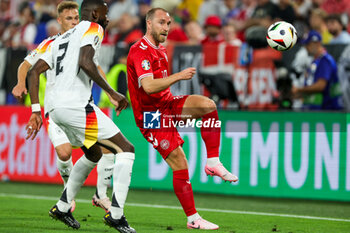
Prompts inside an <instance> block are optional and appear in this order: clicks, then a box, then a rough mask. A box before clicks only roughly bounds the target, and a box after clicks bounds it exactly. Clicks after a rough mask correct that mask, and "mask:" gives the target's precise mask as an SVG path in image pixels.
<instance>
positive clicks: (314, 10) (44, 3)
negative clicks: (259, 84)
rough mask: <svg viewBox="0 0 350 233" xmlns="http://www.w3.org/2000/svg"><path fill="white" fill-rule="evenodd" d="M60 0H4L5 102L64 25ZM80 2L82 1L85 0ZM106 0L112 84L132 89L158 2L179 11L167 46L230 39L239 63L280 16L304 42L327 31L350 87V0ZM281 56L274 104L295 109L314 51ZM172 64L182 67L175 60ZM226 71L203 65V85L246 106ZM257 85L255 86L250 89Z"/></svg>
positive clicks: (1, 78)
mask: <svg viewBox="0 0 350 233" xmlns="http://www.w3.org/2000/svg"><path fill="white" fill-rule="evenodd" d="M59 2H60V0H37V1H23V0H0V61H1V62H0V104H23V103H18V102H17V101H16V100H15V99H14V98H13V97H12V96H11V90H12V88H13V87H14V86H15V85H16V83H17V76H16V75H17V73H16V72H17V67H18V65H19V64H20V63H21V62H22V61H23V58H24V57H25V56H26V54H27V53H28V51H30V50H32V49H34V48H35V47H36V46H37V45H38V44H39V43H40V42H41V41H42V40H43V39H45V38H46V37H48V36H52V35H55V34H57V33H58V32H59V31H60V26H59V24H58V23H57V21H56V6H57V4H58V3H59ZM77 2H78V3H81V0H78V1H77ZM105 2H106V3H107V4H108V5H109V20H110V22H109V25H108V28H107V29H106V32H105V38H104V41H103V48H102V51H101V52H102V53H103V54H102V56H100V57H101V59H100V61H99V62H100V65H101V66H102V68H103V69H104V71H105V72H106V73H108V74H109V81H111V80H112V82H115V84H112V86H114V87H115V88H117V89H118V91H120V92H122V93H124V94H126V95H127V86H126V74H125V72H124V71H125V63H126V55H127V53H128V49H129V47H130V46H131V45H132V44H133V43H134V42H136V41H137V40H139V39H140V38H141V37H142V36H143V34H144V32H145V28H146V24H145V15H146V13H147V11H148V10H149V9H151V8H152V7H162V8H164V9H166V10H168V11H169V12H171V14H172V17H173V22H172V24H171V29H170V32H169V35H168V40H167V42H166V44H165V46H167V47H168V48H174V47H176V46H188V47H192V48H195V47H196V46H197V47H198V46H199V47H201V48H204V47H205V46H209V47H210V46H214V47H215V46H216V47H215V48H217V49H218V48H220V45H221V44H225V45H229V46H233V47H237V48H239V49H240V55H239V56H238V57H239V58H238V59H240V60H241V62H240V65H247V63H249V54H250V53H251V52H252V50H257V49H261V48H265V47H266V46H267V44H266V40H265V35H266V29H267V28H268V27H269V26H270V25H271V23H273V22H275V21H279V20H283V21H287V22H289V23H292V24H293V25H294V26H295V28H296V30H297V32H298V37H299V41H300V40H301V39H302V38H303V36H304V35H305V34H307V32H308V31H310V30H316V31H318V32H319V33H320V34H321V35H322V43H323V44H324V45H326V48H327V50H328V52H329V53H331V54H332V55H333V56H334V57H335V59H336V60H337V61H338V65H339V66H340V67H339V69H340V72H339V76H341V77H339V78H340V82H345V84H343V83H342V85H341V86H342V87H347V82H349V81H348V76H349V77H350V74H348V73H350V68H348V67H350V55H347V56H346V53H345V52H344V53H343V51H344V50H345V49H347V51H350V47H349V48H347V47H346V46H347V45H348V44H350V35H349V31H350V24H349V23H348V21H349V18H350V17H349V16H350V1H348V0H105ZM328 45H329V47H327V46H328ZM214 47H213V48H214ZM218 50H220V49H218ZM170 51H172V50H170ZM205 51H208V50H205V49H203V50H201V53H202V57H206V55H207V56H208V54H206V53H205ZM242 51H244V52H242ZM348 54H350V52H348ZM210 56H211V55H210ZM247 57H248V58H247ZM282 57H283V58H282V59H278V61H275V62H274V65H275V68H276V75H275V74H274V75H275V76H276V77H275V79H274V82H275V83H274V84H272V86H274V89H275V90H273V91H272V92H271V93H272V94H271V95H272V97H271V98H270V99H269V102H270V103H271V104H273V103H275V101H276V100H277V101H278V104H277V105H278V106H277V107H280V108H293V106H294V107H295V108H298V107H300V106H301V105H300V104H299V105H298V101H295V100H293V98H292V96H291V91H290V90H291V86H292V85H296V86H298V85H304V83H305V78H306V77H304V76H305V75H304V73H305V71H306V70H307V69H308V67H309V66H310V64H311V61H312V59H310V58H309V57H308V55H307V53H306V52H305V49H303V48H302V46H300V43H298V45H297V46H296V48H294V49H292V51H290V52H285V53H283V55H282ZM244 58H246V59H244ZM247 60H248V61H247ZM117 65H119V66H117ZM172 69H173V71H176V69H175V68H174V66H173V67H172ZM218 70H219V71H220V72H219V71H218ZM221 71H222V70H221V69H217V70H216V71H214V73H213V72H210V71H209V72H204V71H203V72H201V70H200V69H199V73H200V74H201V75H198V77H197V78H198V79H199V81H198V82H199V88H198V90H197V92H200V93H201V94H206V95H209V96H211V97H213V98H214V100H215V101H216V102H217V103H218V104H219V106H221V107H223V108H230V107H235V108H241V107H242V106H243V107H244V105H245V102H244V100H242V99H241V98H240V97H239V93H236V92H238V89H239V87H237V84H236V83H235V81H234V80H233V79H234V74H233V73H234V72H235V71H234V70H231V71H228V72H224V73H225V74H222V72H221ZM219 73H220V75H219ZM225 75H228V79H221V78H219V76H225ZM249 75H250V73H248V76H249ZM248 79H249V77H248ZM208 80H209V81H208ZM222 80H224V81H222ZM208 82H209V83H210V82H211V84H208ZM217 82H222V83H224V85H226V84H227V82H228V86H230V85H232V88H231V87H230V88H229V89H228V90H227V91H226V92H227V94H225V95H219V94H218V95H216V96H214V95H213V93H215V92H217V93H220V92H221V91H222V90H221V89H220V88H222V85H220V84H217ZM213 83H216V85H214V84H213ZM245 85H248V84H245ZM226 87H227V86H225V88H226ZM254 87H255V86H254V85H253V86H252V87H251V88H254ZM215 88H216V89H217V90H215ZM193 89H194V90H196V88H192V89H191V90H190V91H191V92H196V91H193ZM241 89H249V88H241ZM93 91H94V92H93V93H94V98H95V101H96V102H99V103H100V106H103V107H107V106H108V103H104V97H103V95H101V93H100V90H98V88H96V89H94V90H93ZM253 91H254V90H253ZM349 92H350V91H349ZM343 93H345V94H344V96H346V90H343ZM186 94H190V93H186ZM221 94H222V93H221ZM237 95H238V97H237ZM349 96H350V94H349ZM345 98H346V97H345ZM235 102H236V103H235ZM345 102H346V101H345ZM345 107H347V106H345ZM347 109H348V108H347Z"/></svg>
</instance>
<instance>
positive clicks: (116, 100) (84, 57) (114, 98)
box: [79, 45, 128, 115]
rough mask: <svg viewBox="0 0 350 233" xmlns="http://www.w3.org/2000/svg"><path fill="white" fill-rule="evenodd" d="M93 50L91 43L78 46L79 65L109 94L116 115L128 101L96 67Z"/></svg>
mask: <svg viewBox="0 0 350 233" xmlns="http://www.w3.org/2000/svg"><path fill="white" fill-rule="evenodd" d="M94 55H95V50H94V48H93V47H92V46H91V45H86V46H84V47H82V48H80V55H79V67H80V68H82V69H83V70H84V72H85V73H86V74H87V75H88V76H89V77H90V78H91V79H92V80H93V81H94V82H95V83H96V84H97V85H99V86H100V87H101V88H102V89H103V90H104V91H105V92H106V93H107V95H109V96H110V100H111V103H112V104H113V105H115V106H116V112H117V115H119V114H120V112H121V111H122V110H123V109H125V108H126V107H127V106H128V101H127V100H126V98H125V96H124V95H122V94H120V93H118V92H116V91H115V90H114V89H113V88H112V87H111V86H110V85H109V84H108V82H107V81H106V79H104V78H103V77H102V76H101V74H100V72H99V69H98V67H97V66H96V64H95V63H94V61H93V57H94Z"/></svg>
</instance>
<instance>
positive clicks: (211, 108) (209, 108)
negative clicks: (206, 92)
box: [204, 98, 216, 113]
mask: <svg viewBox="0 0 350 233" xmlns="http://www.w3.org/2000/svg"><path fill="white" fill-rule="evenodd" d="M204 105H205V109H207V112H208V113H210V112H212V111H215V110H216V104H215V102H214V101H213V100H211V99H209V98H208V99H207V100H206V101H205V103H204Z"/></svg>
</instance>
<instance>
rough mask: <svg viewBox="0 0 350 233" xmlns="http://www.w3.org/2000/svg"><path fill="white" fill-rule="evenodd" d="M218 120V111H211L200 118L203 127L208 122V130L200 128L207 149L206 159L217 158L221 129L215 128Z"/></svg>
mask: <svg viewBox="0 0 350 233" xmlns="http://www.w3.org/2000/svg"><path fill="white" fill-rule="evenodd" d="M217 120H219V116H218V111H217V110H215V111H212V112H210V113H208V114H205V115H204V116H203V117H202V122H203V125H205V122H206V121H210V123H211V124H209V126H210V127H209V128H205V127H202V128H201V135H202V138H203V141H204V143H205V147H206V148H207V157H208V158H213V157H219V146H220V136H221V135H220V134H221V127H215V122H216V121H217Z"/></svg>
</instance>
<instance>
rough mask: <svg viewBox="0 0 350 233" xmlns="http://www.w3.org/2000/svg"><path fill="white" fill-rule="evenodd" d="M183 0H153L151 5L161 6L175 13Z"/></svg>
mask: <svg viewBox="0 0 350 233" xmlns="http://www.w3.org/2000/svg"><path fill="white" fill-rule="evenodd" d="M181 2H182V0H152V1H151V7H152V8H154V7H160V8H163V9H165V10H167V11H168V12H169V13H173V12H174V10H175V8H176V7H177V6H178V5H179V4H180V3H181Z"/></svg>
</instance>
